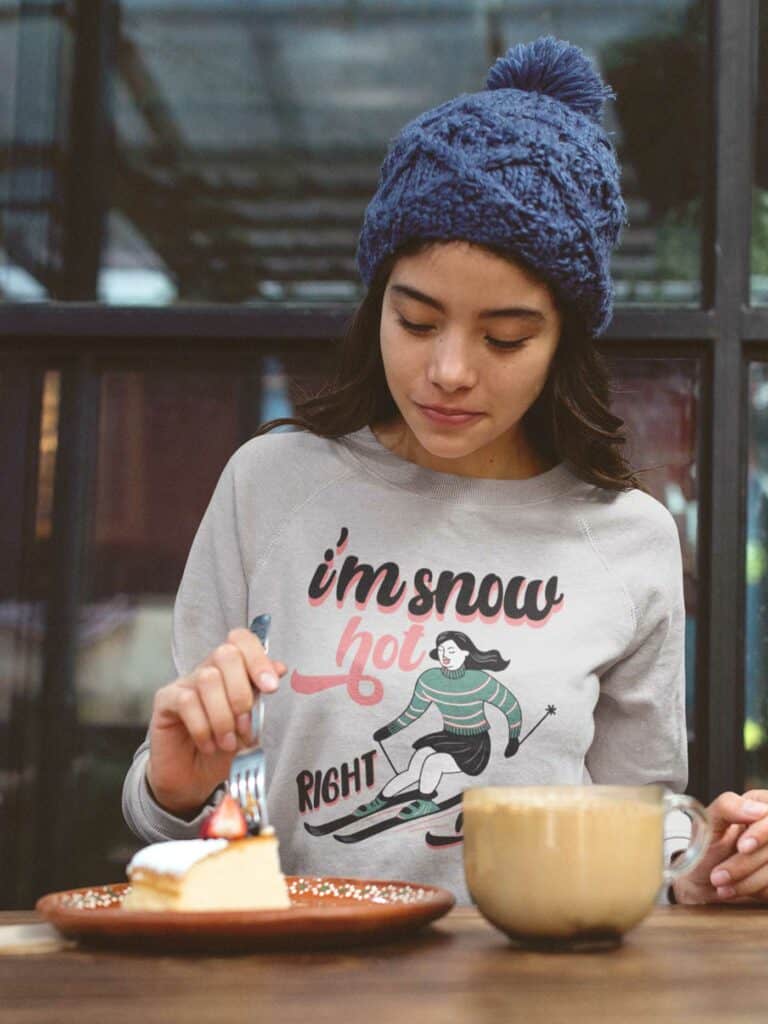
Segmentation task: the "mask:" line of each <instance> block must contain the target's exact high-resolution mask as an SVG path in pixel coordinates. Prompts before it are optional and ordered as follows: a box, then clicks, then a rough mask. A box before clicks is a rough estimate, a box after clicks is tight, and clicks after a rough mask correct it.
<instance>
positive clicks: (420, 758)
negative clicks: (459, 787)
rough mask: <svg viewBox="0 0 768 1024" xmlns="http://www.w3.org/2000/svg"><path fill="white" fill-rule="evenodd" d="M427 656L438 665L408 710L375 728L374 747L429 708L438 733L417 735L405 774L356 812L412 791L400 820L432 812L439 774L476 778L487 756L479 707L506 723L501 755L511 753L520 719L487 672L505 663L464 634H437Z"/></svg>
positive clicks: (426, 673)
mask: <svg viewBox="0 0 768 1024" xmlns="http://www.w3.org/2000/svg"><path fill="white" fill-rule="evenodd" d="M429 656H430V657H431V658H434V659H435V660H436V661H439V662H440V668H429V669H426V671H424V672H422V673H421V675H420V676H419V678H418V679H417V680H416V686H415V687H414V690H413V696H412V697H411V700H410V703H409V704H408V707H407V708H405V710H404V711H403V712H402V713H401V714H400V715H399V716H398V717H397V718H396V719H395V720H394V721H393V722H390V723H389V724H388V725H385V726H382V728H381V729H377V730H376V732H375V733H374V734H373V739H374V740H375V741H376V742H377V743H381V742H382V740H386V739H388V738H389V737H390V736H395V735H396V734H397V733H398V732H401V731H402V730H403V729H407V728H408V726H410V725H412V724H413V723H414V722H416V721H417V720H418V719H419V718H421V716H422V715H423V714H424V713H425V711H426V710H427V709H428V708H429V706H430V704H434V705H435V706H436V707H437V708H438V710H439V711H440V712H441V714H442V716H443V728H442V730H441V731H440V732H433V733H429V734H428V735H426V736H421V737H419V739H417V740H416V741H415V743H414V744H413V749H414V751H415V753H414V754H413V757H412V758H411V760H410V763H409V765H408V767H407V768H406V769H405V771H402V772H400V773H399V774H397V775H395V776H394V778H392V779H390V781H389V782H388V783H387V784H386V786H384V788H383V789H382V790H381V792H380V793H379V795H378V796H377V797H375V798H374V800H372V801H371V802H370V803H369V804H363V806H362V807H361V808H360V811H361V812H362V813H363V814H370V813H372V812H374V811H375V810H377V807H376V804H377V803H380V804H381V806H386V803H387V802H388V800H389V798H390V797H393V796H396V795H397V794H399V793H402V792H403V791H407V790H410V789H412V788H413V787H416V788H417V790H418V796H417V797H416V799H415V800H413V802H412V803H409V804H408V805H407V806H406V807H404V808H403V809H402V810H401V812H400V817H401V818H403V819H406V820H410V819H413V818H420V817H423V816H424V815H425V814H434V813H435V812H436V811H438V810H440V808H439V807H438V805H437V804H436V803H435V800H434V797H435V796H436V795H437V790H438V786H439V784H440V780H441V779H442V777H443V775H447V774H454V773H457V772H463V773H464V774H465V775H470V776H474V775H480V774H481V773H482V772H483V771H484V770H485V768H486V766H487V764H488V761H489V759H490V756H491V738H490V735H489V730H490V727H491V726H490V723H489V722H488V719H487V718H486V715H485V707H484V705H485V704H486V703H487V704H493V705H494V706H495V707H497V708H498V709H499V710H500V711H501V712H502V713H503V714H504V715H506V718H507V722H508V724H509V740H508V742H507V746H506V749H505V751H504V756H505V757H512V756H513V755H514V754H516V753H517V749H518V746H519V745H520V744H519V738H518V737H519V735H520V730H521V728H522V724H523V716H522V712H521V710H520V705H519V704H518V702H517V699H516V698H515V697H514V695H513V694H512V693H511V692H510V691H509V690H508V689H507V688H506V687H505V686H504V685H503V684H502V683H500V682H499V681H498V680H497V679H495V678H494V677H493V676H492V675H490V672H498V671H500V670H501V669H505V668H506V667H507V666H508V665H509V661H505V660H504V658H502V656H501V654H500V653H499V652H498V651H495V650H492V651H481V650H479V649H478V648H477V647H476V646H475V644H474V643H473V642H472V640H470V638H469V637H468V636H467V634H466V633H460V632H457V631H454V630H448V631H446V632H443V633H439V634H438V636H437V640H436V642H435V646H434V648H433V649H432V650H431V651H430V652H429Z"/></svg>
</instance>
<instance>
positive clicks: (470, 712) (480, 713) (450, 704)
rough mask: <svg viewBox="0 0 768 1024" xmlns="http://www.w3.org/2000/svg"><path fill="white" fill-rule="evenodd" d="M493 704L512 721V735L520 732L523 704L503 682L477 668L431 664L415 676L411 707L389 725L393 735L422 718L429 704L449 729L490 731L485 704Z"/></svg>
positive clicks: (463, 733)
mask: <svg viewBox="0 0 768 1024" xmlns="http://www.w3.org/2000/svg"><path fill="white" fill-rule="evenodd" d="M486 703H487V704H493V705H494V707H497V708H498V709H499V711H501V712H502V713H503V714H504V715H506V718H507V721H508V722H509V735H510V738H516V737H517V736H519V734H520V729H521V728H522V724H523V716H522V712H521V711H520V705H519V704H518V702H517V700H516V699H515V697H513V695H512V694H511V693H510V692H509V690H508V689H507V688H506V687H505V686H503V685H502V684H501V683H500V682H498V681H497V680H496V679H494V678H493V676H490V675H488V673H487V672H482V671H479V670H478V669H471V668H470V669H465V668H459V669H442V668H429V669H427V671H426V672H422V674H421V675H420V676H419V678H418V679H417V680H416V686H415V687H414V691H413V696H412V697H411V702H410V704H409V705H408V707H407V708H406V709H405V711H403V713H402V714H401V715H399V716H398V717H397V718H396V719H395V721H394V722H392V724H391V725H390V730H391V735H393V736H394V735H395V733H398V732H400V731H401V730H402V729H405V728H406V727H407V726H409V725H410V724H411V723H412V722H415V721H416V719H417V718H421V716H422V715H423V714H424V712H425V711H426V710H427V708H428V707H429V705H430V704H435V705H436V707H437V709H438V710H439V711H440V713H441V714H442V716H443V723H444V726H445V729H446V730H447V731H448V732H455V733H459V734H461V735H476V734H477V733H481V732H488V730H489V729H490V724H489V722H488V719H487V718H486V716H485V708H484V705H485V704H486Z"/></svg>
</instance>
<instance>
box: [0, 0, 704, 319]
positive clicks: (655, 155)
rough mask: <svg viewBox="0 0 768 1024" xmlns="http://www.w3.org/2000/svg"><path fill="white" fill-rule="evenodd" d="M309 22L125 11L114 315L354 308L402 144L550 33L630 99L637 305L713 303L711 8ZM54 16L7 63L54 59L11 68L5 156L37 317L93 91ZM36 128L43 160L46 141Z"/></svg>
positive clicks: (424, 8)
mask: <svg viewBox="0 0 768 1024" xmlns="http://www.w3.org/2000/svg"><path fill="white" fill-rule="evenodd" d="M58 6H60V5H58ZM58 6H55V7H52V8H51V9H52V10H58ZM110 6H111V5H107V4H105V5H101V6H100V7H97V8H95V11H99V10H102V11H104V12H105V16H106V14H107V13H108V12H109V9H110ZM300 6H301V9H300V11H299V10H297V7H296V4H294V3H292V2H290V0H254V2H253V3H250V4H244V3H241V2H225V0H221V2H217V3H210V4H195V5H192V6H190V5H188V4H186V5H179V4H177V3H176V2H171V0H156V2H155V3H152V4H147V3H134V2H128V0H125V2H123V3H122V4H119V5H118V7H119V12H120V16H119V18H116V19H115V20H114V23H112V22H110V23H109V28H110V31H111V32H113V34H114V38H111V39H110V46H109V47H108V51H107V52H108V53H109V55H110V58H109V59H110V60H111V61H112V63H111V64H110V65H109V75H108V78H109V85H110V93H109V103H108V104H107V108H108V109H109V111H110V112H111V116H112V118H113V122H114V123H113V131H112V133H111V136H110V137H111V138H112V140H113V145H114V149H113V150H110V152H107V153H99V154H98V159H99V160H100V165H99V166H100V167H103V168H107V169H108V171H109V174H110V175H111V178H110V180H109V181H106V182H105V183H104V184H105V192H106V193H107V194H108V195H109V199H110V206H109V208H108V210H107V212H106V215H105V218H104V223H103V224H102V229H103V236H104V240H105V244H104V250H103V253H102V262H101V270H100V274H99V284H98V297H99V298H100V299H101V300H102V301H104V302H106V303H110V304H127V303H142V304H145V305H158V306H162V305H167V304H171V303H175V302H219V303H272V302H275V303H302V304H303V303H313V302H325V301H332V302H351V301H354V300H355V299H356V298H357V297H358V296H359V294H360V282H359V279H358V276H357V271H356V269H355V263H354V250H355V244H356V240H357V236H358V233H359V229H360V223H361V218H362V215H363V211H364V209H365V205H366V203H367V201H368V200H369V198H370V196H371V195H372V193H373V190H374V188H375V185H376V179H377V173H378V168H379V165H380V163H381V161H382V159H383V156H384V153H385V150H386V146H387V143H388V142H389V140H390V139H391V138H392V137H393V136H394V135H395V134H396V133H397V132H398V131H399V129H400V128H401V127H402V126H403V125H404V124H405V123H406V122H407V121H408V120H410V119H411V118H412V117H414V116H415V115H416V114H418V113H420V112H421V111H423V110H425V109H427V108H428V107H431V106H435V105H437V104H438V103H440V102H442V101H443V100H445V99H447V98H449V97H451V96H454V95H456V94H457V93H459V92H470V91H476V90H478V89H480V88H482V85H483V82H484V78H485V74H486V71H487V68H488V66H489V65H490V63H491V62H492V61H493V59H494V58H495V57H496V56H498V55H499V54H500V53H503V52H504V51H505V50H506V49H507V48H508V47H509V46H511V45H513V44H515V43H518V42H521V41H528V40H531V39H533V38H535V37H536V36H538V35H540V34H544V33H552V34H555V35H558V36H561V37H563V38H566V39H569V40H571V41H572V42H574V43H576V44H578V45H580V46H582V47H584V49H585V50H586V51H587V52H588V53H589V54H590V56H592V57H593V59H594V60H595V61H596V63H597V64H598V66H599V67H600V68H601V70H602V71H603V72H604V74H605V75H606V77H607V79H608V81H609V82H610V83H611V84H612V85H613V86H614V87H615V89H616V91H617V93H618V97H619V98H618V101H617V103H616V104H610V105H609V108H608V112H607V128H608V130H609V131H610V132H612V133H613V136H614V138H615V141H616V144H617V146H618V149H619V152H620V157H621V160H622V163H623V167H624V177H623V180H624V187H625V191H626V196H627V200H628V205H629V224H628V226H627V227H626V228H625V231H624V235H623V240H622V243H621V246H620V249H619V251H618V253H617V255H616V258H615V261H614V276H615V279H616V285H617V296H618V299H619V301H621V302H627V303H636V302H640V303H647V302H653V303H659V302H662V303H663V302H669V303H678V304H691V303H693V304H695V303H697V302H698V301H699V297H700V287H699V276H700V267H699V257H700V252H699V250H700V227H701V196H702V181H701V175H702V169H703V168H704V167H705V166H706V153H707V152H708V145H707V141H708V140H707V139H706V130H707V125H708V123H709V111H708V108H707V100H706V97H707V96H708V94H709V90H708V89H707V88H706V87H705V86H706V81H705V63H706V55H707V53H708V38H707V24H708V20H707V10H708V5H707V4H706V3H705V2H704V0H647V2H645V3H630V2H617V0H571V2H569V3H568V4H563V3H553V2H542V3H532V2H530V0H481V2H478V3H471V4H469V3H467V4H457V3H455V2H454V0H427V2H424V3H419V4H415V3H412V2H411V0H393V2H390V3H386V4H357V3H347V2H340V0H336V2H331V3H329V2H325V0H323V2H320V0H310V2H308V3H303V4H301V5H300ZM33 8H34V10H35V12H36V15H35V17H32V14H31V13H30V14H29V15H27V16H26V17H23V18H22V23H21V24H22V26H23V29H24V32H23V33H18V34H17V35H18V38H17V35H16V34H14V22H13V21H11V22H8V21H6V22H1V21H0V46H2V47H3V52H4V53H7V54H8V56H9V57H16V56H21V55H22V53H23V52H24V53H27V54H29V55H30V56H31V57H32V58H33V59H31V60H27V61H25V62H21V61H17V62H16V63H15V64H14V60H13V59H9V61H7V62H4V63H0V69H1V70H0V76H2V80H3V81H4V82H5V84H6V86H7V89H6V90H5V95H6V96H8V95H12V94H13V90H14V89H15V93H16V96H17V102H16V107H15V109H16V115H15V120H14V121H13V122H10V121H9V118H8V116H7V115H6V116H5V124H4V126H3V123H2V122H0V130H2V131H4V136H3V138H2V140H0V145H6V146H10V145H11V143H12V142H14V143H15V144H16V149H17V155H18V162H17V171H16V176H15V179H14V181H15V183H16V186H15V189H14V190H13V192H12V194H11V200H12V204H13V205H12V209H11V210H9V217H10V219H9V220H8V221H7V224H8V227H7V230H10V228H12V227H14V225H16V228H17V229H18V230H17V231H16V234H17V235H18V234H19V231H20V230H23V234H24V237H25V238H26V239H27V240H28V241H27V243H26V244H27V245H29V246H32V247H33V248H34V250H35V254H36V259H34V260H33V259H32V258H31V257H29V258H27V259H26V260H25V262H24V263H23V264H21V265H20V266H18V265H17V264H18V263H19V261H18V260H16V257H15V256H8V255H7V256H6V264H7V266H6V270H5V272H4V273H5V276H4V277H3V278H0V280H2V281H4V282H5V285H6V290H7V293H8V294H9V296H10V297H13V298H15V299H19V300H23V299H25V298H35V297H38V296H39V294H40V292H41V291H42V293H43V294H47V295H49V296H50V297H53V298H55V297H56V292H55V290H51V287H50V285H51V282H52V281H53V282H54V283H55V280H56V279H55V276H54V277H51V275H50V274H49V273H48V274H47V273H45V272H44V268H45V266H46V265H47V264H49V263H50V261H51V259H52V258H53V256H52V255H51V254H50V253H49V258H48V259H47V260H45V259H41V257H40V254H39V253H38V252H37V250H38V249H39V247H40V246H41V245H43V247H45V246H46V245H49V246H51V247H52V248H53V247H54V244H55V239H54V238H52V236H51V232H50V226H51V225H50V224H49V221H48V218H49V216H50V215H51V204H52V203H53V200H54V197H55V196H56V195H57V184H56V181H57V179H56V172H57V166H58V165H57V162H56V161H57V158H56V152H57V150H56V146H55V142H56V140H57V138H58V137H59V136H60V134H61V124H62V111H65V110H66V104H65V103H64V101H63V97H64V93H65V92H66V90H67V88H68V87H69V85H70V84H71V72H72V68H71V64H70V63H68V62H67V61H66V60H63V58H62V53H63V52H64V51H63V50H62V49H60V48H58V43H59V35H61V39H62V40H63V41H64V42H65V41H66V35H65V34H62V33H63V29H61V28H60V26H58V25H57V23H56V21H55V17H54V16H53V15H51V16H50V17H48V18H47V20H46V19H45V18H43V16H42V14H41V12H42V11H43V10H44V8H45V5H42V4H37V5H30V12H31V11H32V9H33ZM95 16H96V14H95V13H94V17H95ZM46 26H47V27H46ZM3 33H4V35H3ZM25 33H26V34H25ZM24 34H25V35H24ZM22 35H24V38H25V39H26V40H27V43H26V44H25V46H26V48H25V49H24V50H23V51H22V49H20V48H18V46H17V45H16V44H17V43H18V42H19V39H20V38H21V36H22ZM30 47H31V49H30ZM33 86H34V88H33ZM8 90H11V91H10V92H9V91H8ZM2 92H3V90H0V93H2ZM57 103H58V113H57ZM35 104H37V106H35ZM33 114H34V115H35V116H36V118H37V120H36V121H35V118H34V117H33ZM2 116H3V115H2V114H1V113H0V117H2ZM74 116H75V118H76V119H77V117H78V116H79V115H78V113H77V112H75V115H74ZM33 123H36V124H38V126H39V127H40V132H41V133H42V135H41V138H40V139H38V140H35V139H32V140H30V139H29V138H28V137H27V136H28V128H29V125H31V124H33ZM77 123H78V124H80V123H82V122H79V121H78V122H77ZM97 153H98V148H97ZM659 154H661V157H660V156H659ZM76 172H77V169H76V168H75V173H76ZM59 191H60V189H59ZM6 195H7V189H6ZM94 201H97V197H94ZM14 260H15V261H16V262H15V263H14V262H13V261H14ZM81 297H82V298H91V297H92V296H81Z"/></svg>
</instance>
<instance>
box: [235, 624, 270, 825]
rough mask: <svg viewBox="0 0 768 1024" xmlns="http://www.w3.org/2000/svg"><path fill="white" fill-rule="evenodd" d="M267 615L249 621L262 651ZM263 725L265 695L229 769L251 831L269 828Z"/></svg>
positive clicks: (252, 712)
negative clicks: (249, 740)
mask: <svg viewBox="0 0 768 1024" xmlns="http://www.w3.org/2000/svg"><path fill="white" fill-rule="evenodd" d="M269 623H270V616H269V615H260V616H258V617H257V618H255V619H254V620H253V622H252V623H251V627H250V628H251V630H252V632H254V633H255V634H256V636H258V638H259V639H260V640H261V643H262V646H263V647H264V650H265V651H267V650H268V647H269V640H268V637H267V632H268V630H269ZM263 727H264V697H263V696H262V695H260V696H259V697H258V698H257V700H256V703H255V704H254V706H253V710H252V711H251V732H252V736H253V742H252V743H251V745H250V746H249V747H246V748H245V749H244V750H241V751H239V752H238V753H237V754H236V755H235V757H234V758H233V760H232V764H231V766H230V769H229V780H228V786H229V792H230V795H231V796H232V797H233V799H235V800H237V802H238V803H239V804H240V806H241V808H242V810H243V814H244V815H245V820H246V821H247V823H248V830H249V831H250V832H260V831H263V830H264V829H265V828H268V827H269V817H268V815H267V801H266V790H265V765H264V751H263V750H262V749H261V734H262V731H263Z"/></svg>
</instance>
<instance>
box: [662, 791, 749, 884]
mask: <svg viewBox="0 0 768 1024" xmlns="http://www.w3.org/2000/svg"><path fill="white" fill-rule="evenodd" d="M708 811H709V817H710V821H711V822H712V838H711V839H710V842H709V847H708V848H707V852H706V853H705V855H704V858H703V859H702V860H701V861H700V863H699V864H697V865H696V867H695V868H694V869H693V871H692V872H691V873H690V874H688V875H684V876H683V877H682V878H679V879H678V880H677V881H676V882H675V883H674V886H673V888H674V892H675V899H676V900H677V902H678V903H745V902H754V901H758V902H761V903H765V902H768V789H752V790H750V791H749V792H748V793H745V794H744V795H743V797H742V796H739V795H738V793H721V794H720V796H719V797H717V799H716V800H713V801H712V803H711V804H710V805H709V807H708Z"/></svg>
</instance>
